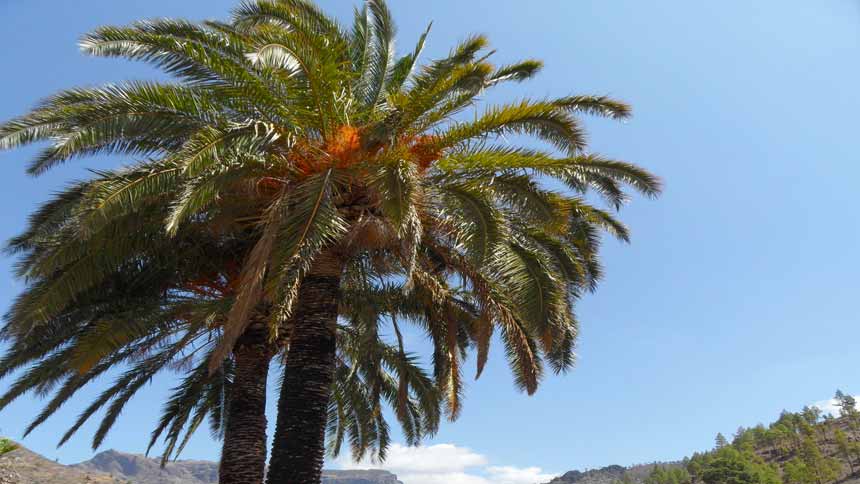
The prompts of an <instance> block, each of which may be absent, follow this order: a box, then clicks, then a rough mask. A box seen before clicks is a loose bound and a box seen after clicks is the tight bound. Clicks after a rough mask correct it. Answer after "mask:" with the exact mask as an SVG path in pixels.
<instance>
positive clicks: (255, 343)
mask: <svg viewBox="0 0 860 484" xmlns="http://www.w3.org/2000/svg"><path fill="white" fill-rule="evenodd" d="M233 357H234V360H235V374H234V377H233V384H232V385H231V387H230V403H229V407H228V410H227V425H226V429H225V431H224V446H223V449H222V451H221V465H220V467H219V469H218V473H219V478H218V482H219V483H220V484H261V483H262V482H263V477H264V475H265V472H266V424H267V422H266V379H267V377H268V375H269V361H270V360H271V358H272V345H271V344H270V343H269V333H268V330H267V328H266V326H264V325H252V326H251V327H249V328H248V329H247V330H246V331H245V334H243V335H242V337H241V338H239V341H238V342H237V343H236V347H235V348H234V349H233Z"/></svg>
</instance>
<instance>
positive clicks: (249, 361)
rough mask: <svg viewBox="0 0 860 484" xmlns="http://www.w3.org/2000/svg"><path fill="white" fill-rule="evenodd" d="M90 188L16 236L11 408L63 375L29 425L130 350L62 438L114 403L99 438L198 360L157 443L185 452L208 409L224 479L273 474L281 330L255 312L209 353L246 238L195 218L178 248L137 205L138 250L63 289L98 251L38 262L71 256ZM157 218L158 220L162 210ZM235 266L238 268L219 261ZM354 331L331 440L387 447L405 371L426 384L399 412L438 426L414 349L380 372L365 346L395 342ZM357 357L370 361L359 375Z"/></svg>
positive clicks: (381, 349) (3, 367) (345, 352)
mask: <svg viewBox="0 0 860 484" xmlns="http://www.w3.org/2000/svg"><path fill="white" fill-rule="evenodd" d="M121 178H122V177H121V176H120V177H119V178H118V177H117V174H113V173H102V174H101V176H100V177H99V178H98V179H96V180H94V181H92V182H89V183H88V184H87V185H90V186H89V187H87V190H90V189H92V185H97V184H104V183H109V182H116V180H117V179H121ZM83 191H86V190H84V189H83V187H82V186H81V185H76V186H73V187H70V188H69V189H68V190H67V191H66V192H64V193H61V194H59V195H58V196H57V197H55V199H54V200H53V201H52V202H49V203H48V204H46V205H45V206H44V207H43V209H42V210H40V211H39V212H38V213H37V214H35V215H34V217H33V218H32V221H31V226H30V228H29V229H28V230H27V231H26V232H25V233H24V234H22V235H21V236H19V237H17V238H16V239H14V240H13V241H11V243H10V244H9V251H11V252H13V253H16V254H19V255H21V256H22V261H21V263H20V267H19V275H20V276H23V277H27V278H29V279H30V281H31V284H30V286H29V287H28V289H27V291H25V293H24V294H22V295H21V296H20V297H19V299H18V301H17V303H16V304H15V306H14V307H13V309H12V311H10V313H9V315H8V316H7V322H6V325H5V327H4V328H3V330H2V332H3V337H4V338H6V339H7V340H11V341H10V342H11V345H10V347H11V350H10V351H9V352H8V353H7V354H6V355H5V356H4V358H3V359H2V360H0V376H7V375H9V374H10V372H12V371H14V370H15V369H17V368H21V367H24V366H25V365H29V366H30V368H29V370H28V371H26V372H25V373H24V374H23V375H21V377H20V378H19V379H18V380H17V381H16V382H15V384H13V385H11V386H10V388H9V390H8V391H7V392H6V393H5V394H4V395H3V396H2V397H0V408H3V407H5V406H6V405H8V404H9V403H11V402H12V401H13V400H14V399H15V398H17V397H19V396H20V395H22V394H24V393H26V392H28V391H36V392H39V393H42V394H44V393H47V392H49V391H50V390H51V389H52V388H55V387H59V389H58V390H57V391H56V392H55V394H54V396H53V397H52V398H51V399H50V401H49V403H48V405H47V406H46V407H45V409H44V410H43V411H42V412H41V413H40V414H39V415H38V416H37V417H36V419H35V420H34V421H33V422H32V423H31V424H30V425H29V426H28V428H27V430H26V433H29V432H31V431H32V430H33V429H35V428H36V427H37V426H39V425H41V424H42V423H43V422H44V421H45V420H46V419H47V418H48V417H49V416H51V415H52V414H53V413H55V412H56V410H58V409H59V408H60V406H62V405H63V404H64V403H66V402H67V401H68V400H70V399H71V398H72V397H73V396H74V395H75V394H76V393H77V392H78V391H79V390H80V389H82V388H83V387H84V386H86V385H87V384H88V383H90V382H91V381H92V380H94V379H95V378H96V377H98V376H100V375H102V374H104V373H105V372H106V371H108V370H110V369H112V368H116V367H118V366H122V365H123V364H124V363H125V364H128V365H131V368H129V369H128V370H127V371H126V372H125V373H123V374H122V375H120V376H119V377H118V378H117V379H116V381H115V382H114V384H113V385H111V386H110V387H109V388H108V389H107V390H105V391H104V392H103V393H102V394H101V395H99V396H98V397H97V399H96V400H95V401H94V402H93V403H92V404H91V405H90V406H89V407H87V409H86V410H85V411H84V412H83V414H82V415H81V416H80V418H79V419H78V420H77V421H76V422H75V423H74V424H73V425H72V427H71V428H70V429H69V431H68V432H67V433H66V434H65V435H64V436H63V437H62V439H61V442H60V444H61V445H62V444H63V443H65V442H66V441H68V439H69V438H71V437H72V436H73V435H74V434H75V433H76V432H77V430H78V429H79V428H80V427H81V426H82V425H83V424H84V423H85V422H86V421H88V420H89V419H90V418H91V417H92V416H93V415H94V414H95V413H96V412H97V411H98V410H99V409H101V408H104V407H107V409H108V410H107V414H106V417H105V418H104V420H103V421H102V423H101V425H100V426H99V427H98V429H97V431H96V434H95V437H94V439H93V448H97V447H99V446H100V444H101V443H102V441H103V440H104V438H105V436H106V435H107V433H108V431H109V430H110V428H111V427H112V426H113V425H114V423H115V421H116V419H117V417H118V416H119V414H120V412H121V411H122V409H123V408H124V406H125V404H126V403H127V402H128V401H129V400H130V399H131V397H132V396H134V395H135V394H136V393H137V392H138V391H139V390H140V389H141V388H142V385H143V384H144V383H145V382H146V381H148V380H149V379H150V378H152V376H154V375H155V374H156V373H158V372H160V371H163V370H165V369H170V368H181V369H184V368H188V370H187V371H185V373H186V376H185V378H184V379H183V381H182V384H181V385H180V386H178V387H177V388H176V389H174V392H173V394H172V396H171V398H170V399H169V401H168V402H167V404H166V406H165V411H164V415H163V417H162V419H161V422H160V423H159V425H158V427H157V428H156V429H155V431H154V432H153V435H152V439H151V441H150V445H149V447H150V448H152V446H153V445H154V444H155V443H156V441H157V440H158V438H159V437H161V436H162V435H163V434H166V436H165V443H166V445H165V450H164V454H163V456H162V462H163V463H164V462H166V461H167V459H168V458H170V457H171V456H172V455H176V456H178V455H179V454H180V453H181V451H182V449H183V448H184V446H185V444H186V443H187V441H188V438H189V437H190V436H191V435H192V434H193V432H194V431H196V430H197V428H198V427H199V426H200V424H201V423H202V422H203V421H205V420H206V418H207V416H208V417H209V420H210V424H211V429H212V431H213V433H215V434H216V435H221V436H223V438H224V452H223V455H222V463H221V468H220V471H221V482H225V483H229V482H257V483H259V482H261V481H262V476H263V470H264V466H265V454H266V451H265V435H266V434H265V432H266V420H265V413H264V410H265V386H266V375H267V374H268V369H269V359H270V357H271V355H272V354H273V353H274V351H275V350H276V349H277V347H276V345H274V344H271V343H270V341H269V338H268V333H267V331H266V330H267V328H266V327H265V326H264V325H259V324H258V325H251V326H249V329H247V330H246V331H245V334H244V335H243V336H242V337H241V338H240V342H239V343H238V344H237V345H236V347H235V348H234V351H233V354H232V355H231V356H230V357H229V358H228V359H227V360H226V361H225V364H224V365H223V366H222V367H221V368H219V371H217V372H216V373H214V374H210V372H209V371H208V357H207V356H206V355H208V354H209V353H211V350H212V349H213V347H214V342H215V341H217V338H213V333H215V334H216V335H217V333H218V332H219V331H220V324H221V322H222V321H223V320H224V317H225V315H226V312H227V311H228V310H229V308H230V305H231V301H232V299H231V298H232V294H233V293H234V292H235V289H234V288H235V272H236V271H235V268H233V269H230V268H231V267H233V265H232V264H231V262H232V261H234V260H235V258H236V252H237V251H239V252H241V250H242V249H241V247H240V243H241V242H240V241H239V240H238V239H235V238H230V237H220V238H218V237H212V236H211V234H208V233H206V232H203V231H201V229H202V228H203V227H200V226H197V225H195V224H188V225H186V227H185V228H184V229H183V231H184V232H183V234H182V235H180V236H179V238H178V239H177V238H175V237H174V238H171V239H170V243H171V244H173V248H174V251H172V252H170V251H167V250H165V247H164V245H163V243H164V242H165V240H162V239H164V235H163V231H162V230H161V226H160V223H159V222H160V220H161V218H160V217H156V218H154V219H152V218H150V219H149V220H148V221H147V220H146V217H143V218H141V217H138V220H137V222H142V223H141V225H140V227H138V228H137V229H136V230H135V234H136V236H137V237H140V238H143V239H146V240H148V241H149V243H148V244H146V245H143V246H141V247H142V248H141V249H138V250H130V251H128V249H127V248H126V249H125V250H127V251H128V253H127V254H125V255H124V256H123V260H121V261H119V262H118V263H116V267H114V268H113V272H110V273H107V274H106V275H105V276H104V278H103V279H102V280H101V281H100V282H99V283H98V285H97V287H95V288H89V289H82V288H79V287H73V288H71V289H72V291H73V292H74V293H75V298H74V301H73V302H69V301H66V300H65V297H66V294H64V293H63V289H64V287H65V286H64V284H63V281H68V280H70V279H71V280H76V278H79V277H83V276H85V275H86V271H88V270H89V269H90V268H91V265H90V264H92V262H93V260H92V259H87V260H86V261H87V262H88V264H86V265H78V266H77V267H67V268H65V270H62V271H54V272H50V273H49V274H48V275H45V276H42V275H39V271H40V270H41V269H43V266H42V265H41V264H42V262H40V261H45V260H48V259H53V258H56V257H61V256H63V254H64V251H68V250H70V249H71V248H72V247H73V246H75V245H79V244H81V243H82V241H81V240H79V238H78V234H79V230H80V223H81V222H83V221H84V220H85V219H86V218H85V217H84V216H82V215H83V214H85V213H86V207H85V206H80V205H77V206H75V205H76V204H77V202H76V200H77V199H78V196H77V195H76V194H80V193H82V192H83ZM153 220H155V221H159V222H156V223H152V222H153ZM72 227H77V228H76V229H74V230H72V229H71V228H72ZM115 233H116V232H114V231H109V232H108V233H107V234H115ZM107 234H106V235H107ZM192 239H193V240H192ZM98 240H101V241H102V242H103V243H98ZM116 241H119V244H123V243H124V241H123V239H122V238H119V239H117V238H115V237H114V238H107V239H92V238H91V239H87V240H86V241H83V243H85V244H90V245H89V246H88V250H92V251H94V252H96V253H98V252H99V251H105V250H109V251H111V252H112V253H113V254H118V253H120V252H121V251H122V250H123V247H121V246H115V245H114V243H115V242H116ZM192 242H193V243H192ZM82 247H83V246H82ZM82 247H81V248H82ZM102 264H103V261H102ZM102 264H99V265H100V266H102V267H103V268H104V269H105V270H107V269H108V267H109V266H107V265H102ZM223 268H227V270H225V271H224V272H223V273H219V272H217V271H219V270H222V269H223ZM46 302H50V303H52V304H55V305H60V306H62V307H63V309H62V311H61V312H59V313H58V314H57V315H55V316H54V317H50V318H49V319H47V320H43V321H38V322H37V321H33V320H31V319H28V316H29V315H30V314H32V309H31V308H32V307H38V306H39V305H43V304H45V303H46ZM345 308H348V306H345ZM345 310H346V309H345ZM352 339H353V338H349V337H348V335H345V336H344V340H345V341H346V342H345V343H344V344H342V345H341V346H342V348H341V356H340V359H339V361H340V363H339V365H338V368H339V370H338V374H339V378H337V379H336V381H335V385H334V387H333V388H334V391H335V393H336V394H337V395H339V396H340V398H339V400H338V401H337V402H336V403H335V405H333V406H332V408H331V412H332V413H333V415H335V416H336V419H334V420H332V429H333V433H332V435H337V436H340V440H339V441H338V442H333V446H332V453H333V454H336V453H337V452H338V451H339V448H340V445H341V444H342V439H343V436H344V435H348V436H349V437H350V440H351V444H352V450H353V453H354V457H355V458H356V459H361V458H362V457H363V455H364V454H365V453H366V452H367V451H368V450H373V451H374V452H375V454H376V456H377V457H378V456H383V455H384V452H385V450H386V448H387V445H388V434H387V432H388V430H387V429H388V427H387V424H386V423H385V420H384V418H382V414H381V411H379V408H380V405H381V403H380V400H382V399H387V400H389V402H390V403H393V395H395V394H396V393H397V392H396V391H395V390H393V389H392V385H394V387H395V388H396V387H397V386H398V385H400V383H399V382H400V381H401V380H403V379H404V378H406V377H408V378H409V382H410V383H409V385H408V388H409V392H410V394H411V395H414V397H412V398H410V399H409V402H408V404H409V405H410V408H411V410H412V413H411V414H410V415H409V418H407V419H401V420H402V421H403V422H404V426H405V428H406V429H407V431H408V432H407V433H409V432H412V433H415V431H414V430H413V429H415V428H416V425H417V426H418V430H417V433H418V438H420V435H423V433H424V432H434V431H435V428H436V427H437V426H438V403H437V396H436V393H435V388H434V387H433V385H432V384H431V383H430V380H429V379H428V378H427V377H426V376H425V375H424V374H423V371H422V370H420V369H419V368H417V367H416V366H415V365H414V364H413V363H412V362H411V361H410V362H405V364H403V365H397V366H393V367H391V368H392V371H391V372H387V371H385V370H384V369H377V370H376V371H375V373H372V374H371V373H369V372H368V371H367V369H365V368H364V367H365V366H368V365H371V364H375V365H376V366H381V363H378V362H377V363H374V360H372V359H370V358H367V355H369V354H370V352H368V349H369V348H373V351H374V352H375V353H377V354H380V355H385V356H386V357H388V359H389V360H390V359H391V357H390V355H392V354H393V353H392V351H391V349H390V348H388V349H386V347H385V345H384V344H383V343H382V342H381V341H376V342H371V343H372V344H371V345H364V346H363V347H362V348H361V350H362V351H364V352H365V353H364V358H362V359H358V358H356V355H358V353H357V351H358V346H357V345H355V344H351V343H349V341H351V340H352ZM200 355H204V356H203V357H201V356H200ZM357 370H361V375H359V377H356V374H357ZM243 373H244V375H243ZM401 374H402V375H404V376H400V375H401ZM243 376H244V378H243ZM362 377H363V378H362ZM374 378H375V379H376V380H374ZM377 380H378V381H379V383H377ZM370 382H374V386H375V387H376V388H382V389H385V390H386V392H385V394H381V393H379V391H377V392H376V393H375V394H374V393H372V392H370V391H369V390H368V388H369V385H370ZM183 430H184V432H183Z"/></svg>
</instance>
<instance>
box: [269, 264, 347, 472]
mask: <svg viewBox="0 0 860 484" xmlns="http://www.w3.org/2000/svg"><path fill="white" fill-rule="evenodd" d="M339 301H340V274H339V270H338V268H335V270H331V271H325V272H322V273H320V272H316V271H315V272H314V273H312V274H310V275H308V276H307V277H305V279H304V280H303V281H302V285H301V288H300V289H299V297H298V304H299V306H298V307H297V308H296V313H295V315H294V317H293V327H292V330H291V332H290V343H289V345H290V346H289V351H288V353H287V360H286V364H285V365H284V380H283V384H282V385H281V395H280V400H279V402H278V420H277V425H276V427H275V439H274V443H273V445H272V457H271V461H270V462H269V473H268V477H267V481H266V482H267V483H268V484H318V483H319V482H320V480H321V475H322V466H323V461H324V459H325V429H326V420H327V416H328V403H329V396H330V393H331V385H332V380H333V378H334V368H335V352H336V347H337V345H336V327H337V314H338V304H339Z"/></svg>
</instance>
